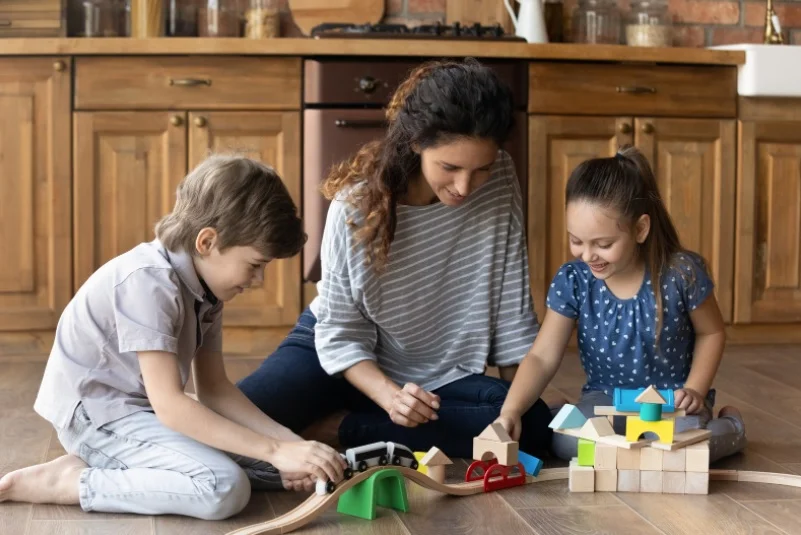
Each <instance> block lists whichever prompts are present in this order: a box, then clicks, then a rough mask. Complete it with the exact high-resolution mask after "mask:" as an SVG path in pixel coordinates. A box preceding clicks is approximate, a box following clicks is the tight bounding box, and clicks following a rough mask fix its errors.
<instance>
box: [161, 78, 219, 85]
mask: <svg viewBox="0 0 801 535" xmlns="http://www.w3.org/2000/svg"><path fill="white" fill-rule="evenodd" d="M170 85H177V86H181V87H195V86H197V85H207V86H210V85H211V80H210V79H208V78H170Z"/></svg>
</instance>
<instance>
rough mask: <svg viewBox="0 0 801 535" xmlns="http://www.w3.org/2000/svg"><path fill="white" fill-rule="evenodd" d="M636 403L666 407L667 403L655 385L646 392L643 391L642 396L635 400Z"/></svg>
mask: <svg viewBox="0 0 801 535" xmlns="http://www.w3.org/2000/svg"><path fill="white" fill-rule="evenodd" d="M634 401H636V402H637V403H655V404H657V405H664V404H665V403H667V401H665V398H663V397H662V394H660V393H659V392H658V391H657V389H656V388H654V385H651V386H649V387H648V388H646V389H645V390H643V392H642V394H640V395H639V396H637V397H636V398H634Z"/></svg>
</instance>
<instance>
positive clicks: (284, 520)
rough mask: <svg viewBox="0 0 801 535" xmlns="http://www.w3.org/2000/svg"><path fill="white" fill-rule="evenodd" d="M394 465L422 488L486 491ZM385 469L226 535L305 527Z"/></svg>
mask: <svg viewBox="0 0 801 535" xmlns="http://www.w3.org/2000/svg"><path fill="white" fill-rule="evenodd" d="M392 468H394V469H396V470H398V471H400V472H401V473H402V474H403V477H405V478H406V479H409V480H411V481H414V482H415V483H417V484H418V485H420V486H421V487H424V488H427V489H429V490H433V491H436V492H442V493H443V494H450V495H452V496H470V495H472V494H481V493H482V492H484V481H483V480H481V479H479V480H478V481H471V482H469V483H456V484H452V485H448V484H443V483H439V482H437V481H434V480H433V479H431V478H430V477H428V476H427V475H425V474H423V473H421V472H418V471H417V470H412V469H411V468H406V467H404V466H393V467H392ZM384 469H385V467H383V466H376V467H373V468H370V469H368V470H367V471H365V472H360V473H358V474H356V475H354V476H353V478H351V479H349V480H346V481H343V482H342V483H341V484H340V485H339V486H338V487H337V488H336V490H334V492H332V493H331V494H326V495H325V496H319V495H317V494H312V495H311V496H309V498H308V499H307V500H306V501H304V502H303V503H301V504H300V505H298V506H297V507H295V508H294V509H292V510H291V511H289V512H288V513H286V514H285V515H282V516H279V517H278V518H274V519H272V520H268V521H267V522H262V523H261V524H254V525H252V526H247V527H244V528H239V529H235V530H234V531H231V532H229V533H228V534H227V535H277V534H283V533H289V532H290V531H293V530H296V529H298V528H300V527H303V526H305V525H306V524H308V523H309V522H311V521H312V520H314V519H315V518H317V517H318V516H319V515H321V514H322V513H324V512H325V510H326V509H328V508H329V507H330V506H332V505H334V504H336V502H337V500H338V499H339V497H340V496H341V495H342V494H344V492H345V491H346V490H348V489H349V488H351V487H352V486H354V485H356V484H358V483H361V482H362V481H364V480H366V479H367V478H368V477H370V476H371V475H373V474H374V473H375V472H377V471H379V470H384ZM567 477H568V470H567V468H551V469H547V470H540V474H539V476H537V477H531V476H527V477H526V483H538V482H540V481H551V480H554V479H567Z"/></svg>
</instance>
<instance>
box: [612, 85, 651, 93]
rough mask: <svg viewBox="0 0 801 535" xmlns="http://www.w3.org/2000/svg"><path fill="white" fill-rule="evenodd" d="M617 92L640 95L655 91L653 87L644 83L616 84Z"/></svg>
mask: <svg viewBox="0 0 801 535" xmlns="http://www.w3.org/2000/svg"><path fill="white" fill-rule="evenodd" d="M617 92H618V93H632V94H635V95H641V94H644V93H656V88H655V87H647V86H644V85H630V86H626V85H619V86H617Z"/></svg>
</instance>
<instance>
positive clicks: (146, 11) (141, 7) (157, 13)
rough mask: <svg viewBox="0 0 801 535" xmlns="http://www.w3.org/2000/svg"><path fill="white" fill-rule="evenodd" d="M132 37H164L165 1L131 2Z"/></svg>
mask: <svg viewBox="0 0 801 535" xmlns="http://www.w3.org/2000/svg"><path fill="white" fill-rule="evenodd" d="M130 17H131V37H163V36H164V0H131V15H130Z"/></svg>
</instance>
